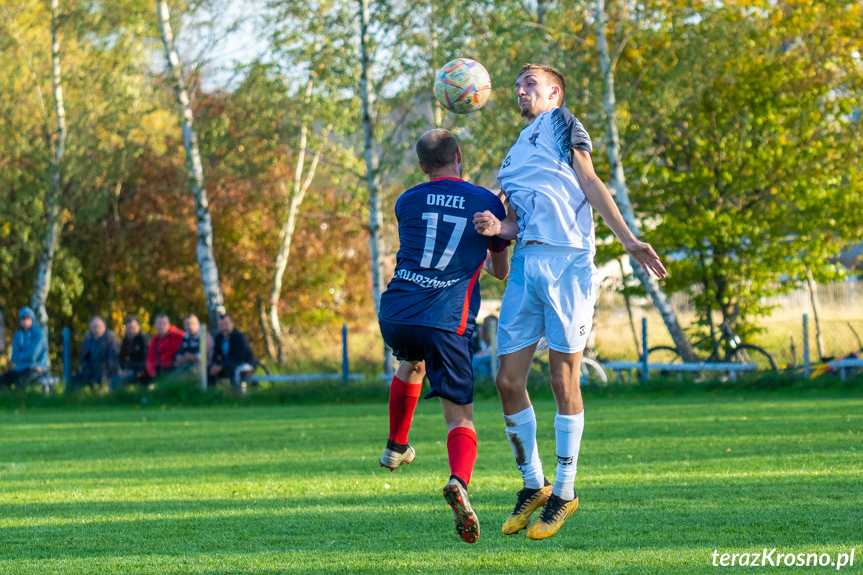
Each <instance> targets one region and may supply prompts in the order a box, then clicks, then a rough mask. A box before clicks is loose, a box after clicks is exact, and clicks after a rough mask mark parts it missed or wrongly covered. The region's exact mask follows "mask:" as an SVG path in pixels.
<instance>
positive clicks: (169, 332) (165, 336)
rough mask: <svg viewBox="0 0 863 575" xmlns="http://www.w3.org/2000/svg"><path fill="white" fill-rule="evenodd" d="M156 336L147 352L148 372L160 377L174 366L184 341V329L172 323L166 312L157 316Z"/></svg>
mask: <svg viewBox="0 0 863 575" xmlns="http://www.w3.org/2000/svg"><path fill="white" fill-rule="evenodd" d="M155 327H156V336H155V337H154V338H153V339H151V340H150V349H149V350H148V352H147V374H148V375H149V376H150V377H158V376H159V375H164V374H165V373H168V372H170V371H171V370H172V369H173V367H174V357H175V356H176V355H177V350H178V349H180V344H181V343H182V342H183V335H185V334H184V333H183V330H181V329H177V328H176V327H174V326H172V325H171V320H170V319H168V316H167V315H166V314H163V313H160V314H159V315H157V316H156V324H155Z"/></svg>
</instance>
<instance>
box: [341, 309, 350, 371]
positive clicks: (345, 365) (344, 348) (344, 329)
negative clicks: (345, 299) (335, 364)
mask: <svg viewBox="0 0 863 575" xmlns="http://www.w3.org/2000/svg"><path fill="white" fill-rule="evenodd" d="M350 374H351V367H350V363H349V362H348V324H346V323H343V324H342V384H343V385H347V384H348V381H350Z"/></svg>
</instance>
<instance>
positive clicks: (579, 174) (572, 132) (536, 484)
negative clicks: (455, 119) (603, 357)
mask: <svg viewBox="0 0 863 575" xmlns="http://www.w3.org/2000/svg"><path fill="white" fill-rule="evenodd" d="M565 91H566V84H565V82H564V79H563V76H561V74H560V72H558V71H557V70H555V69H554V68H551V67H549V66H542V65H536V64H528V65H526V66H524V67H523V68H522V69H521V70H520V71H519V73H518V76H517V79H516V95H517V96H518V105H519V108H520V109H521V115H522V116H523V117H524V118H525V119H526V120H527V122H528V126H527V127H526V128H525V129H524V130H522V132H521V134H520V135H519V138H518V141H517V142H516V143H515V145H514V146H513V147H512V149H511V150H510V152H509V154H508V155H507V157H506V159H505V160H504V162H503V165H502V166H501V169H500V172H499V173H498V181H499V182H500V185H501V188H502V189H503V191H504V193H505V194H506V197H507V200H508V203H509V207H510V209H509V213H508V215H507V217H506V219H505V220H504V221H502V222H501V221H500V220H498V219H497V218H496V217H495V216H494V215H493V214H491V213H490V212H488V211H486V212H483V213H478V214H476V215H475V219H474V225H475V226H476V229H477V230H478V231H480V232H481V233H483V234H485V235H488V236H495V235H499V236H500V237H502V238H505V239H516V240H517V241H516V245H515V251H514V252H513V257H512V263H511V269H510V276H509V281H508V283H507V286H506V291H505V292H504V296H503V302H502V305H501V313H500V319H499V324H498V355H499V356H500V370H499V372H498V376H497V380H496V381H495V383H496V385H497V389H498V393H499V394H500V399H501V404H502V405H503V413H504V422H505V424H506V435H507V439H508V440H509V442H510V445H511V446H512V452H513V455H514V456H515V459H516V464H517V465H518V468H519V471H520V472H521V475H522V479H523V480H524V489H522V490H521V491H519V492H518V496H517V502H516V505H515V509H514V510H513V512H512V514H511V515H510V516H509V518H508V519H507V520H506V522H505V523H504V525H503V532H504V533H505V534H507V535H510V534H513V533H517V532H518V531H521V530H522V529H524V528H525V527H528V523H529V522H530V516H531V514H533V512H534V511H536V510H537V509H539V508H540V507H542V508H543V510H542V513H541V514H540V516H539V517H538V518H536V519H534V521H533V522H532V523H530V526H529V527H528V530H527V536H528V537H529V538H531V539H544V538H546V537H550V536H551V535H554V534H555V533H557V531H558V530H559V529H560V527H561V525H563V522H564V521H565V520H566V518H567V517H569V516H570V515H571V514H572V513H573V512H574V511H575V510H576V509H577V508H578V496H577V495H576V493H575V489H574V483H575V473H576V465H577V462H578V451H579V447H580V445H581V435H582V431H583V429H584V404H583V402H582V398H581V389H580V387H579V379H580V373H581V356H582V353H583V352H584V347H585V343H586V341H587V335H588V334H589V333H590V329H591V325H592V323H593V307H594V303H595V302H596V295H597V291H598V288H599V281H598V276H597V271H596V267H595V266H594V265H593V256H594V253H595V252H596V247H595V238H594V227H593V214H592V211H591V208H593V209H595V210H596V211H597V212H599V215H600V216H601V217H602V219H603V220H605V222H606V224H608V227H609V228H610V229H611V231H612V232H614V234H615V235H616V236H617V238H618V239H619V240H620V241H621V243H622V244H623V247H624V249H625V250H626V251H627V253H629V255H630V257H632V258H633V259H634V260H636V261H637V262H639V263H640V264H641V265H642V266H643V267H644V269H645V270H646V271H648V272H650V271H652V272H653V273H655V274H656V275H657V276H659V277H665V275H666V272H665V268H664V267H663V265H662V262H661V261H660V260H659V257H658V256H657V255H656V252H655V251H654V250H653V248H652V247H651V246H650V245H649V244H647V243H645V242H642V241H639V240H638V238H636V237H635V235H634V234H633V233H632V232H631V231H630V230H629V228H627V226H626V224H625V223H624V221H623V218H622V217H621V215H620V211H619V210H618V209H617V206H616V205H615V203H614V200H613V199H612V197H611V194H610V193H609V192H608V189H607V188H606V187H605V185H604V184H603V183H602V181H601V180H600V179H599V178H598V177H597V175H596V173H595V172H594V169H593V161H592V158H591V154H592V152H593V145H592V143H591V141H590V136H589V135H588V133H587V131H586V130H585V129H584V127H583V126H582V125H581V122H579V121H578V120H577V119H576V118H575V117H574V116H573V115H572V112H570V111H569V110H568V109H567V108H565V107H564V96H565ZM543 336H544V337H545V338H546V340H547V341H548V347H549V366H550V368H551V387H552V390H553V391H554V398H555V402H556V403H557V415H556V417H555V419H554V428H555V436H556V451H557V474H556V477H555V482H554V485H553V486H552V485H551V484H549V483H548V481H546V480H545V476H544V475H543V472H542V463H541V462H540V458H539V453H538V451H537V444H536V416H535V414H534V411H533V407H532V405H531V403H530V398H529V397H528V394H527V374H528V371H529V369H530V364H531V360H532V358H533V354H534V351H535V349H536V345H537V343H538V342H539V340H540V339H541V338H542V337H543Z"/></svg>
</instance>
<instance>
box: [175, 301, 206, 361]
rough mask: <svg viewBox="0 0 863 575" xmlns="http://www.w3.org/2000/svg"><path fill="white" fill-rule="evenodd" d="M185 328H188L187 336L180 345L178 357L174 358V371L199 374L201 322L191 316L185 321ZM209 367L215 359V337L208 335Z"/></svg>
mask: <svg viewBox="0 0 863 575" xmlns="http://www.w3.org/2000/svg"><path fill="white" fill-rule="evenodd" d="M183 327H184V328H186V335H184V336H183V341H182V342H181V343H180V349H179V350H177V356H176V357H175V358H174V369H175V370H177V371H182V372H186V373H191V372H197V371H198V366H199V365H201V322H200V321H199V320H198V316H196V315H195V314H190V315H187V316H186V319H184V320H183ZM206 343H207V350H206V353H207V365H209V364H210V363H211V361H212V359H213V345H214V343H215V342H214V340H213V336H211V335H210V334H209V333H208V334H207V342H206Z"/></svg>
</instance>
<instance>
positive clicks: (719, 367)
mask: <svg viewBox="0 0 863 575" xmlns="http://www.w3.org/2000/svg"><path fill="white" fill-rule="evenodd" d="M603 365H605V368H606V369H610V370H611V371H613V372H614V373H615V374H616V376H617V381H621V379H622V376H621V372H623V371H639V372H640V371H642V370H644V362H641V361H609V362H605V363H604V364H603ZM647 370H648V371H669V372H675V373H684V372H686V373H697V372H700V371H715V372H723V371H724V372H726V373H728V375H729V377H730V378H731V379H732V380H736V379H737V374H738V373H741V372H746V371H757V370H758V364H756V363H732V362H716V363H703V362H698V363H693V362H689V363H648V364H647Z"/></svg>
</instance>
